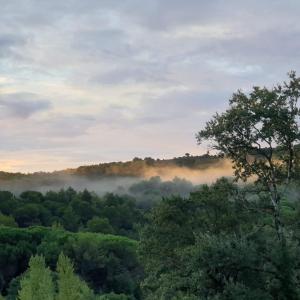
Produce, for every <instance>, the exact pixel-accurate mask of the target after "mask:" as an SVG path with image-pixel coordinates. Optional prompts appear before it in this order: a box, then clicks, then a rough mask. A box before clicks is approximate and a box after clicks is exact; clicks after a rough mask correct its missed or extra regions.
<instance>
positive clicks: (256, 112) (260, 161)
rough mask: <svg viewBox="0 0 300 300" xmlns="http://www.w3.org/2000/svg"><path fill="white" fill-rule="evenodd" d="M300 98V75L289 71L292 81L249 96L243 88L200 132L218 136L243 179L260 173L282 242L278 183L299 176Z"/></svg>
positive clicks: (256, 89)
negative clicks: (297, 148)
mask: <svg viewBox="0 0 300 300" xmlns="http://www.w3.org/2000/svg"><path fill="white" fill-rule="evenodd" d="M299 97H300V78H297V77H296V73H295V72H290V73H289V82H284V83H283V84H282V85H277V86H275V87H273V88H271V89H268V88H266V87H263V88H260V87H254V88H253V90H252V92H251V93H249V94H248V95H247V94H245V93H243V92H242V91H240V90H239V91H238V92H237V93H234V94H233V96H232V98H231V99H230V101H229V109H227V110H226V112H224V113H222V114H216V115H215V116H214V117H213V118H212V120H210V121H209V122H207V124H206V127H205V129H204V130H201V131H200V132H199V133H198V134H197V140H198V143H201V142H202V141H203V140H212V141H213V148H214V149H217V150H219V151H221V153H224V154H225V155H227V157H228V158H230V159H231V160H232V162H233V167H234V169H235V176H236V178H237V179H242V180H245V181H246V180H247V179H248V178H249V177H253V176H255V177H256V179H257V181H258V182H259V183H261V184H263V186H264V187H265V188H266V191H267V192H268V193H269V199H270V201H271V204H272V206H273V216H274V223H275V228H276V231H277V234H278V237H279V239H280V240H282V241H284V234H283V224H282V222H281V217H280V192H279V189H278V187H279V185H281V184H289V183H290V181H291V180H292V179H293V178H295V177H296V176H297V173H296V171H295V170H296V168H295V167H296V160H297V155H296V152H295V145H296V144H297V143H298V142H299V140H300V133H299V127H298V119H299V116H300V113H299V108H298V99H299Z"/></svg>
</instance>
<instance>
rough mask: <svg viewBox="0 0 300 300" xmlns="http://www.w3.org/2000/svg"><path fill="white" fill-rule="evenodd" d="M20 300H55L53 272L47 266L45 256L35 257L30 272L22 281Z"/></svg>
mask: <svg viewBox="0 0 300 300" xmlns="http://www.w3.org/2000/svg"><path fill="white" fill-rule="evenodd" d="M18 299H19V300H41V299H43V300H54V284H53V281H52V277H51V271H50V269H49V268H47V267H46V265H45V258H44V257H43V256H38V255H37V256H33V257H31V259H30V261H29V270H28V272H27V273H26V274H25V276H24V278H23V279H22V280H21V289H20V290H19V293H18Z"/></svg>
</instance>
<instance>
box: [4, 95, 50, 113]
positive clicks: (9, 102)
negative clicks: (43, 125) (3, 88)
mask: <svg viewBox="0 0 300 300" xmlns="http://www.w3.org/2000/svg"><path fill="white" fill-rule="evenodd" d="M0 108H1V115H2V117H4V118H5V117H7V115H9V116H12V117H17V118H22V119H26V118H29V117H30V116H32V115H33V114H36V113H38V112H41V111H45V110H49V109H50V108H51V103H50V101H48V100H42V99H39V98H38V97H37V95H35V94H30V93H15V94H6V95H0Z"/></svg>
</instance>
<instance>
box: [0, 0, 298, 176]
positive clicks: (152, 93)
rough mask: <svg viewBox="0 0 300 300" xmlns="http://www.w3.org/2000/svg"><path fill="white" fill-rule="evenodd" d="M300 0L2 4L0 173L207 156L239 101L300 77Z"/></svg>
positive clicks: (33, 0)
mask: <svg viewBox="0 0 300 300" xmlns="http://www.w3.org/2000/svg"><path fill="white" fill-rule="evenodd" d="M299 16H300V1H299V0H281V1H278V0H259V1H258V0H251V1H250V0H245V1H240V0H235V1H233V0H226V1H225V0H223V1H221V0H211V1H204V0H185V1H182V0H118V1H116V0H107V1H106V0H86V1H82V0H64V1H62V0H51V1H49V0H9V1H8V0H0V141H1V142H0V170H4V171H11V172H17V171H21V172H35V171H41V170H43V171H53V170H60V169H64V168H69V167H77V166H79V165H86V164H96V163H100V162H108V161H124V160H130V159H132V158H134V157H141V158H143V157H148V156H151V157H154V158H172V157H174V156H181V155H184V154H185V153H186V152H189V153H192V154H195V155H199V154H202V153H205V152H206V150H207V149H206V146H205V145H203V146H198V145H197V143H196V139H195V134H196V133H197V132H198V131H199V130H201V129H202V128H203V127H204V125H205V122H206V121H208V120H209V119H210V118H211V116H212V115H213V114H214V113H215V112H222V111H223V110H225V109H226V107H227V104H228V99H229V98H230V96H231V94H232V93H233V92H235V91H236V90H238V89H242V90H244V91H249V89H251V87H252V86H254V85H259V86H264V85H266V86H272V85H274V84H276V83H277V82H281V81H283V80H285V79H286V78H287V76H286V74H287V72H288V71H290V70H295V71H297V70H300V22H299Z"/></svg>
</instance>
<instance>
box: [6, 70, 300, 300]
mask: <svg viewBox="0 0 300 300" xmlns="http://www.w3.org/2000/svg"><path fill="white" fill-rule="evenodd" d="M299 97H300V78H298V77H297V76H296V73H295V72H290V73H289V80H288V81H287V82H284V83H283V84H278V85H275V86H274V87H272V88H271V89H268V88H266V87H262V88H261V87H254V88H253V89H252V91H251V92H250V93H247V94H246V93H243V92H242V91H238V92H236V93H234V94H233V95H232V98H231V99H230V101H229V107H228V109H227V110H226V111H225V112H224V113H221V114H215V115H214V116H213V117H212V118H211V120H210V121H209V122H207V123H206V126H205V128H203V129H201V130H200V131H199V132H198V134H197V136H196V137H197V141H198V143H203V142H206V141H209V143H210V144H211V145H212V147H213V149H214V151H216V153H217V154H216V155H215V156H209V155H208V156H204V157H202V158H199V157H198V158H197V159H196V160H195V158H193V157H190V156H189V155H186V157H183V158H182V159H181V160H180V159H179V160H177V163H178V164H184V165H185V166H186V164H187V163H191V165H193V167H194V168H196V169H197V168H198V170H199V172H200V171H201V167H199V165H198V161H199V160H201V159H202V160H205V161H209V160H214V161H215V160H221V159H227V160H229V161H231V163H232V167H233V172H234V175H233V176H232V177H220V178H218V179H217V180H215V181H214V182H213V183H209V184H193V183H191V182H189V181H188V180H185V179H179V178H175V179H174V180H171V181H164V180H162V179H160V178H159V177H152V178H150V179H147V178H146V179H144V180H141V181H138V182H133V183H131V184H130V186H129V187H128V189H126V190H121V191H119V193H105V194H103V195H102V194H97V193H96V192H94V191H89V190H87V189H82V190H78V189H76V187H73V188H72V187H69V188H63V189H59V190H49V191H47V192H41V191H34V190H27V191H23V192H21V193H15V192H13V191H9V190H2V191H0V212H1V213H0V226H1V228H0V290H1V294H2V296H1V297H2V298H3V299H6V300H14V299H19V300H30V299H34V300H41V299H49V300H54V299H64V300H68V299H70V300H74V299H91V300H92V299H99V300H100V299H102V300H140V299H146V300H150V299H151V300H152V299H162V300H164V299H165V300H196V299H200V300H201V299H203V300H252V299H257V300H269V299H270V300H273V299H274V300H275V299H276V300H279V299H280V300H296V299H300V194H299V189H300V182H299V180H300V176H299V158H300V151H299V146H298V145H299V142H300V134H299V124H298V122H299V117H300V111H299V108H298V102H297V101H298V99H299ZM141 161H142V162H141ZM191 161H193V163H192V162H191ZM133 163H135V164H138V165H139V166H141V165H143V166H144V164H152V165H153V164H162V163H164V164H167V163H170V162H168V161H167V162H159V161H158V162H157V161H155V160H151V159H149V158H148V159H147V160H141V159H135V160H134V161H133ZM173 163H174V162H172V164H173ZM130 165H131V166H132V163H131V164H130ZM112 166H113V164H110V165H106V164H104V165H96V166H91V167H81V168H79V169H76V170H73V171H71V172H72V173H77V174H78V173H85V174H86V173H88V174H89V175H90V176H96V175H97V176H100V175H99V174H103V173H109V174H110V175H120V174H121V175H124V174H125V175H126V176H128V174H132V172H133V171H132V170H129V169H130V168H129V169H127V167H128V163H127V166H126V163H116V166H117V167H112ZM195 166H197V167H195ZM99 170H101V172H100V171H99ZM107 170H110V171H107ZM120 170H121V171H120ZM134 170H141V169H139V168H135V169H134ZM130 172H131V173H130ZM139 172H142V171H139ZM119 173H120V174H119ZM95 174H96V175H95ZM136 174H137V173H136ZM139 174H140V173H139ZM5 176H8V175H5ZM15 176H27V175H22V174H16V175H15ZM35 176H36V175H35ZM51 176H55V173H54V174H52V175H51ZM6 180H12V179H8V178H6Z"/></svg>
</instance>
